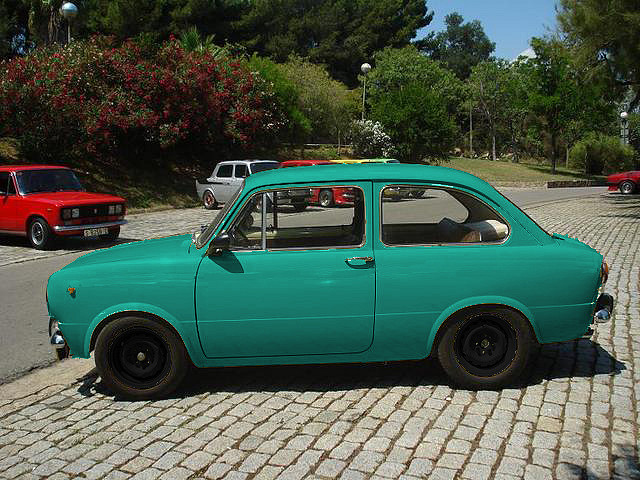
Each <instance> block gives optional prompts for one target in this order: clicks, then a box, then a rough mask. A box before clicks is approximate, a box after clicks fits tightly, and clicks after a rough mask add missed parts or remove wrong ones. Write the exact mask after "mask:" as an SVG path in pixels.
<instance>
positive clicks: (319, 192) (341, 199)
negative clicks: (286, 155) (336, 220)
mask: <svg viewBox="0 0 640 480" xmlns="http://www.w3.org/2000/svg"><path fill="white" fill-rule="evenodd" d="M335 164H336V163H335V162H330V161H328V160H287V161H286V162H282V163H281V164H280V168H287V167H303V166H309V165H335ZM310 203H314V204H318V205H320V206H321V207H325V208H326V207H333V206H336V205H353V189H352V188H348V187H345V188H339V187H334V188H322V189H321V188H315V189H313V190H312V193H311V200H310Z"/></svg>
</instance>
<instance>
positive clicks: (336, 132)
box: [280, 57, 359, 144]
mask: <svg viewBox="0 0 640 480" xmlns="http://www.w3.org/2000/svg"><path fill="white" fill-rule="evenodd" d="M280 69H281V71H282V72H283V73H284V75H285V76H286V78H287V79H288V80H289V81H290V82H291V83H292V84H293V85H295V87H296V90H297V92H298V95H299V102H298V107H299V109H300V111H301V112H302V113H303V114H304V116H305V117H306V118H308V119H309V121H310V124H311V131H312V132H313V134H314V138H313V140H314V141H329V142H330V143H338V144H340V143H342V137H343V136H344V135H345V133H346V132H347V130H348V128H349V124H350V123H351V120H352V119H353V118H355V117H356V116H357V114H358V98H359V96H358V95H357V93H356V92H353V91H351V90H349V89H347V87H346V86H345V85H343V84H342V83H340V82H338V81H336V80H333V79H332V78H331V77H330V76H329V73H328V72H327V70H326V69H325V68H324V67H322V66H320V65H315V64H313V63H311V62H309V61H308V60H305V59H302V58H300V57H291V58H290V59H289V61H287V63H285V64H282V65H280Z"/></svg>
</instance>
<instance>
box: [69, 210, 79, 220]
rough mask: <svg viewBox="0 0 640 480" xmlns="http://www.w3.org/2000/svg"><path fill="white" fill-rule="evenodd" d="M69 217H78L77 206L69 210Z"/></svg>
mask: <svg viewBox="0 0 640 480" xmlns="http://www.w3.org/2000/svg"><path fill="white" fill-rule="evenodd" d="M71 217H72V218H79V217H80V209H79V208H74V209H73V210H71Z"/></svg>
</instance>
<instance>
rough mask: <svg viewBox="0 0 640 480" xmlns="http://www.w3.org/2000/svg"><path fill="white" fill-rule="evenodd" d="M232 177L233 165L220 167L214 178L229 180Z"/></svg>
mask: <svg viewBox="0 0 640 480" xmlns="http://www.w3.org/2000/svg"><path fill="white" fill-rule="evenodd" d="M232 175H233V165H221V166H220V168H219V169H218V173H217V175H216V177H220V178H231V176H232Z"/></svg>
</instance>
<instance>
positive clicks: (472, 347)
mask: <svg viewBox="0 0 640 480" xmlns="http://www.w3.org/2000/svg"><path fill="white" fill-rule="evenodd" d="M535 343H536V341H535V339H534V338H533V334H532V332H531V328H530V326H529V324H528V322H527V320H526V319H525V318H523V317H522V316H521V315H520V314H518V313H516V312H515V311H513V310H510V309H507V308H500V307H479V308H474V309H468V310H464V311H462V312H459V313H457V314H455V316H454V317H453V318H452V321H451V323H449V325H448V327H447V329H446V331H445V332H444V335H443V336H442V339H441V340H440V343H439V345H438V358H439V360H440V363H441V365H442V368H443V369H444V370H445V372H446V373H447V375H449V377H450V378H451V380H453V382H454V383H455V384H457V385H459V386H461V387H463V388H468V389H473V390H475V389H495V388H502V387H504V386H506V385H509V384H512V383H513V382H514V381H515V380H516V379H518V378H519V377H520V376H521V375H522V374H523V372H524V370H525V368H526V366H527V364H528V361H529V358H530V356H531V353H532V351H533V347H534V345H535Z"/></svg>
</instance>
